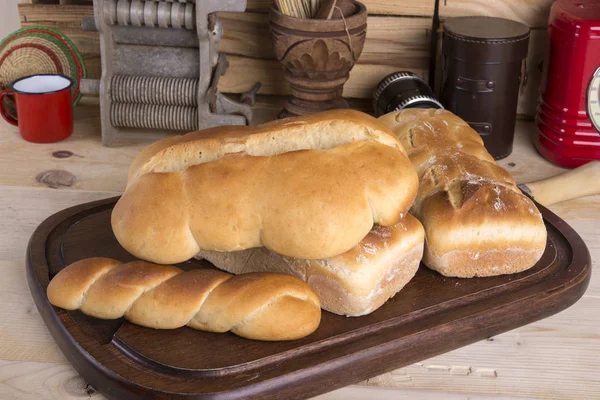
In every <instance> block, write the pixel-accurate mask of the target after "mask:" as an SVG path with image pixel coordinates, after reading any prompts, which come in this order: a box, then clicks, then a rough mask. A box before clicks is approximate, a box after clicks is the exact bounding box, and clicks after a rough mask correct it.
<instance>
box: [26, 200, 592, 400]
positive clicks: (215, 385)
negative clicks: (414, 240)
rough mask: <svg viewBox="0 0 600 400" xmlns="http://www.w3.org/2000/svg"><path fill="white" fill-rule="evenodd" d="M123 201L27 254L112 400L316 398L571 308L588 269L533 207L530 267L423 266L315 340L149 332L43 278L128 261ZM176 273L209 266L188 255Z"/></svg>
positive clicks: (56, 316)
mask: <svg viewBox="0 0 600 400" xmlns="http://www.w3.org/2000/svg"><path fill="white" fill-rule="evenodd" d="M117 199H118V198H112V199H106V200H101V201H96V202H92V203H87V204H82V205H79V206H76V207H72V208H69V209H66V210H64V211H61V212H59V213H57V214H55V215H53V216H51V217H50V218H48V219H47V220H46V221H44V222H43V223H42V224H41V225H40V226H39V227H38V229H37V230H36V231H35V233H34V234H33V236H32V237H31V240H30V243H29V247H28V250H27V277H28V282H29V287H30V290H31V293H32V296H33V298H34V300H35V303H36V305H37V307H38V309H39V311H40V313H41V315H42V318H43V319H44V322H45V323H46V325H47V327H48V329H49V330H50V332H51V333H52V335H53V337H54V340H55V341H56V343H57V344H58V346H59V347H60V349H61V350H62V352H63V353H64V354H65V356H66V357H67V359H68V360H69V362H70V363H71V364H72V365H73V366H74V367H75V369H77V371H78V372H79V373H80V374H81V375H82V376H83V378H84V379H86V380H87V381H88V382H89V383H90V384H91V385H92V386H94V387H95V388H96V389H97V390H99V391H100V392H101V393H103V394H104V395H105V396H106V397H108V398H109V399H145V398H158V399H208V398H210V399H228V400H231V399H249V398H261V399H266V398H275V397H276V398H281V399H297V398H307V397H311V396H315V395H317V394H320V393H324V392H327V391H331V390H334V389H337V388H340V387H342V386H346V385H349V384H352V383H356V382H359V381H362V380H365V379H368V378H370V377H373V376H376V375H379V374H382V373H384V372H387V371H391V370H393V369H396V368H399V367H402V366H405V365H408V364H411V363H414V362H417V361H420V360H423V359H426V358H429V357H432V356H435V355H438V354H440V353H444V352H447V351H450V350H453V349H456V348H458V347H461V346H465V345H467V344H470V343H473V342H476V341H479V340H482V339H485V338H487V337H490V336H493V335H497V334H499V333H501V332H504V331H507V330H510V329H514V328H516V327H518V326H521V325H525V324H528V323H531V322H533V321H536V320H539V319H542V318H545V317H548V316H549V315H552V314H554V313H557V312H559V311H561V310H563V309H565V308H567V307H569V306H570V305H572V304H573V303H575V302H576V301H577V300H578V299H579V298H580V297H581V296H582V295H583V293H584V292H585V290H586V288H587V286H588V282H589V279H590V274H591V260H590V255H589V252H588V249H587V247H586V246H585V244H584V242H583V241H582V239H581V238H580V237H579V235H577V233H576V232H575V231H574V230H573V229H572V228H571V227H569V226H568V225H567V224H566V223H565V222H564V221H562V220H561V219H560V218H558V217H557V216H556V215H554V214H553V213H551V212H550V211H549V210H547V209H546V208H544V207H542V206H540V205H539V204H538V207H539V209H540V210H541V211H542V214H543V216H544V219H545V221H546V227H547V229H548V244H547V246H546V251H545V253H544V255H543V256H542V258H541V260H540V261H539V262H538V264H537V265H536V266H535V267H533V268H532V269H530V270H529V271H526V272H523V273H520V274H515V275H508V276H500V277H494V278H475V279H452V278H445V277H443V276H441V275H439V274H438V273H436V272H433V271H430V270H429V269H427V268H426V267H424V266H421V268H420V270H419V272H418V273H417V275H416V276H415V277H414V279H413V280H412V281H411V282H410V283H409V284H408V285H407V286H406V287H405V288H404V289H403V290H402V291H401V292H400V293H398V294H397V295H396V296H395V297H393V298H392V299H390V300H389V301H388V302H387V303H386V304H384V305H383V306H382V307H381V308H379V309H378V310H376V311H375V312H373V313H371V314H370V315H367V316H363V317H356V318H347V317H342V316H338V315H334V314H331V313H328V312H325V311H323V317H322V321H321V325H320V326H319V328H318V330H317V331H316V332H315V333H313V334H312V335H310V336H308V337H306V338H303V339H300V340H296V341H289V342H260V341H253V340H248V339H243V338H241V337H238V336H235V335H233V334H231V333H223V334H217V333H209V332H200V331H195V330H192V329H190V328H187V327H184V328H180V329H177V330H153V329H148V328H143V327H139V326H136V325H134V324H131V323H129V322H127V321H125V320H115V321H104V320H98V319H94V318H90V317H86V316H85V315H83V314H81V313H80V312H67V311H65V310H62V309H58V308H55V307H53V306H52V305H51V304H50V303H49V302H48V298H47V297H46V288H47V286H48V282H49V280H50V279H51V278H52V277H53V276H54V275H55V274H56V273H57V272H58V271H59V270H60V269H61V268H63V267H64V266H65V265H68V264H70V263H72V262H74V261H77V260H80V259H82V258H86V257H94V256H103V257H112V258H115V259H118V260H122V261H130V260H134V259H135V258H134V257H133V256H132V255H130V254H129V253H127V252H126V251H125V250H124V249H123V248H122V247H121V246H120V245H119V244H118V242H117V240H116V239H115V237H114V235H113V233H112V229H111V226H110V213H111V211H112V208H113V206H114V204H115V203H116V201H117ZM178 266H179V267H181V268H184V269H189V268H212V266H211V265H210V264H209V263H207V262H206V261H198V260H192V261H188V262H186V263H183V264H179V265H178Z"/></svg>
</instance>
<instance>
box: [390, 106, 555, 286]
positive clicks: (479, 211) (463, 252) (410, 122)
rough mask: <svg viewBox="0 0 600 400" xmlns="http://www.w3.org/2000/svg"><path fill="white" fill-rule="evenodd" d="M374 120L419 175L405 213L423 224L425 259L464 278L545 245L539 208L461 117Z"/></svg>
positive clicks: (500, 267) (409, 114) (395, 115)
mask: <svg viewBox="0 0 600 400" xmlns="http://www.w3.org/2000/svg"><path fill="white" fill-rule="evenodd" d="M380 121H381V122H382V123H384V124H385V125H387V126H388V127H390V129H392V131H393V132H394V133H395V134H396V135H397V137H398V139H399V140H400V142H401V143H402V145H403V146H404V147H405V149H406V152H407V154H408V156H409V158H410V160H411V162H412V163H413V166H414V168H415V170H416V171H417V174H418V175H419V181H420V185H419V192H418V194H417V197H416V199H415V202H414V204H413V206H412V208H411V213H413V214H414V215H415V216H416V217H417V218H419V220H420V221H421V222H422V223H423V226H424V228H425V238H426V243H425V253H424V256H423V262H424V264H425V265H427V266H428V267H430V268H432V269H434V270H437V271H439V272H440V273H442V274H443V275H446V276H457V277H465V278H468V277H474V276H494V275H501V274H508V273H516V272H521V271H524V270H526V269H528V268H531V267H532V266H533V265H535V263H536V262H537V261H538V260H539V259H540V257H541V256H542V253H543V252H544V249H545V246H546V228H545V226H544V222H543V220H542V217H541V214H540V212H539V210H537V208H536V207H535V205H534V203H533V202H532V201H531V200H530V199H529V198H528V197H527V196H525V195H523V194H522V193H521V192H520V191H519V189H518V188H517V186H516V184H515V182H514V179H513V178H512V176H511V175H510V174H509V173H508V172H507V171H506V170H504V169H503V168H501V167H500V166H498V165H497V164H496V163H495V161H494V159H493V158H492V157H491V156H490V154H489V153H488V152H487V150H486V149H485V147H484V145H483V141H482V139H481V137H480V136H479V135H478V134H477V133H476V132H475V131H474V130H473V129H471V128H470V127H469V125H468V124H467V123H466V122H464V121H463V120H462V119H460V118H459V117H457V116H456V115H454V114H452V113H451V112H449V111H446V110H424V109H407V110H402V111H399V112H398V111H397V112H392V113H389V114H387V115H384V116H382V117H380Z"/></svg>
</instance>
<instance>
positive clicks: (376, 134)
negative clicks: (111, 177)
mask: <svg viewBox="0 0 600 400" xmlns="http://www.w3.org/2000/svg"><path fill="white" fill-rule="evenodd" d="M266 125H268V124H266ZM234 128H235V127H234ZM234 128H232V129H234ZM265 130H267V128H266V127H265V128H258V130H257V131H256V132H251V133H249V134H245V136H240V137H233V138H232V137H226V135H225V137H222V138H220V137H207V138H202V137H201V136H200V137H198V135H197V132H192V133H191V134H195V136H189V137H188V139H186V136H187V135H184V136H182V137H181V139H179V140H178V141H175V142H174V143H172V142H173V139H166V140H165V143H171V144H167V147H165V148H162V149H160V145H157V146H156V147H157V148H159V150H157V152H156V153H154V154H153V155H150V156H149V157H148V159H147V160H146V161H145V162H144V163H142V165H141V166H140V167H139V168H138V169H137V171H136V172H135V174H133V176H132V177H131V179H130V180H133V179H136V178H139V177H140V176H142V175H144V174H147V173H161V172H180V171H184V170H186V169H187V168H189V167H191V166H194V165H199V164H204V163H207V162H212V161H216V160H219V159H221V158H223V157H225V156H227V155H229V154H232V153H240V155H243V156H252V157H271V156H276V155H280V154H284V153H290V152H295V151H301V150H330V149H333V148H335V147H339V146H343V145H346V144H349V143H352V142H358V141H360V142H363V141H374V142H378V143H380V144H383V145H386V146H389V147H392V148H396V149H398V150H400V151H402V152H404V149H403V147H402V146H401V145H400V143H399V142H398V139H396V137H395V136H394V135H390V134H389V133H387V132H385V131H383V130H378V129H377V128H373V127H369V126H366V125H362V124H359V123H356V122H352V121H350V120H326V121H319V122H313V123H304V124H303V123H293V124H282V125H280V126H277V129H276V130H275V131H274V132H269V133H265V132H264V131H265ZM232 132H233V131H232ZM244 132H245V131H244ZM267 132H268V131H267ZM227 133H229V132H227ZM191 134H188V135H191ZM169 140H170V141H169ZM157 143H160V142H157Z"/></svg>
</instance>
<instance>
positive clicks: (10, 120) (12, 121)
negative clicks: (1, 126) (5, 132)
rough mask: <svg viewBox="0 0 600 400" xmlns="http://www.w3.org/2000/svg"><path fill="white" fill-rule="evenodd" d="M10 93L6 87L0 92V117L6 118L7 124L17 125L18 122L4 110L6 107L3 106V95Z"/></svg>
mask: <svg viewBox="0 0 600 400" xmlns="http://www.w3.org/2000/svg"><path fill="white" fill-rule="evenodd" d="M11 94H13V93H12V92H11V91H10V90H8V89H7V90H3V91H2V93H0V115H2V118H4V119H5V120H6V122H8V123H9V124H11V125H14V126H19V123H18V122H17V120H16V119H14V118H13V117H12V116H11V115H9V114H8V111H6V108H5V106H4V96H8V95H11Z"/></svg>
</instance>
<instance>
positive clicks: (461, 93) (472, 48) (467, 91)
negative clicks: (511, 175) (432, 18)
mask: <svg viewBox="0 0 600 400" xmlns="http://www.w3.org/2000/svg"><path fill="white" fill-rule="evenodd" d="M528 46H529V27H528V26H526V25H523V24H521V23H519V22H516V21H511V20H507V19H503V18H490V17H458V18H451V19H448V20H446V21H445V22H444V26H443V35H442V56H443V66H442V87H441V94H440V100H441V103H442V105H443V106H444V108H446V109H447V110H449V111H452V112H453V113H454V114H456V115H458V116H459V117H461V118H462V119H464V120H465V121H466V122H467V123H468V124H469V125H470V126H471V127H472V128H473V129H475V131H477V133H479V135H481V137H482V139H483V141H484V143H485V147H486V149H487V150H488V152H489V153H490V154H491V155H492V156H493V157H494V158H495V159H501V158H504V157H506V156H508V155H509V154H510V153H511V152H512V147H513V139H514V130H515V122H516V116H517V102H518V98H519V87H520V85H521V83H523V84H525V82H522V79H526V78H522V75H523V71H524V70H526V68H523V66H524V63H523V61H524V60H525V59H526V57H527V49H528ZM525 67H526V66H525ZM524 76H525V77H526V73H525V75H524Z"/></svg>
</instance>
